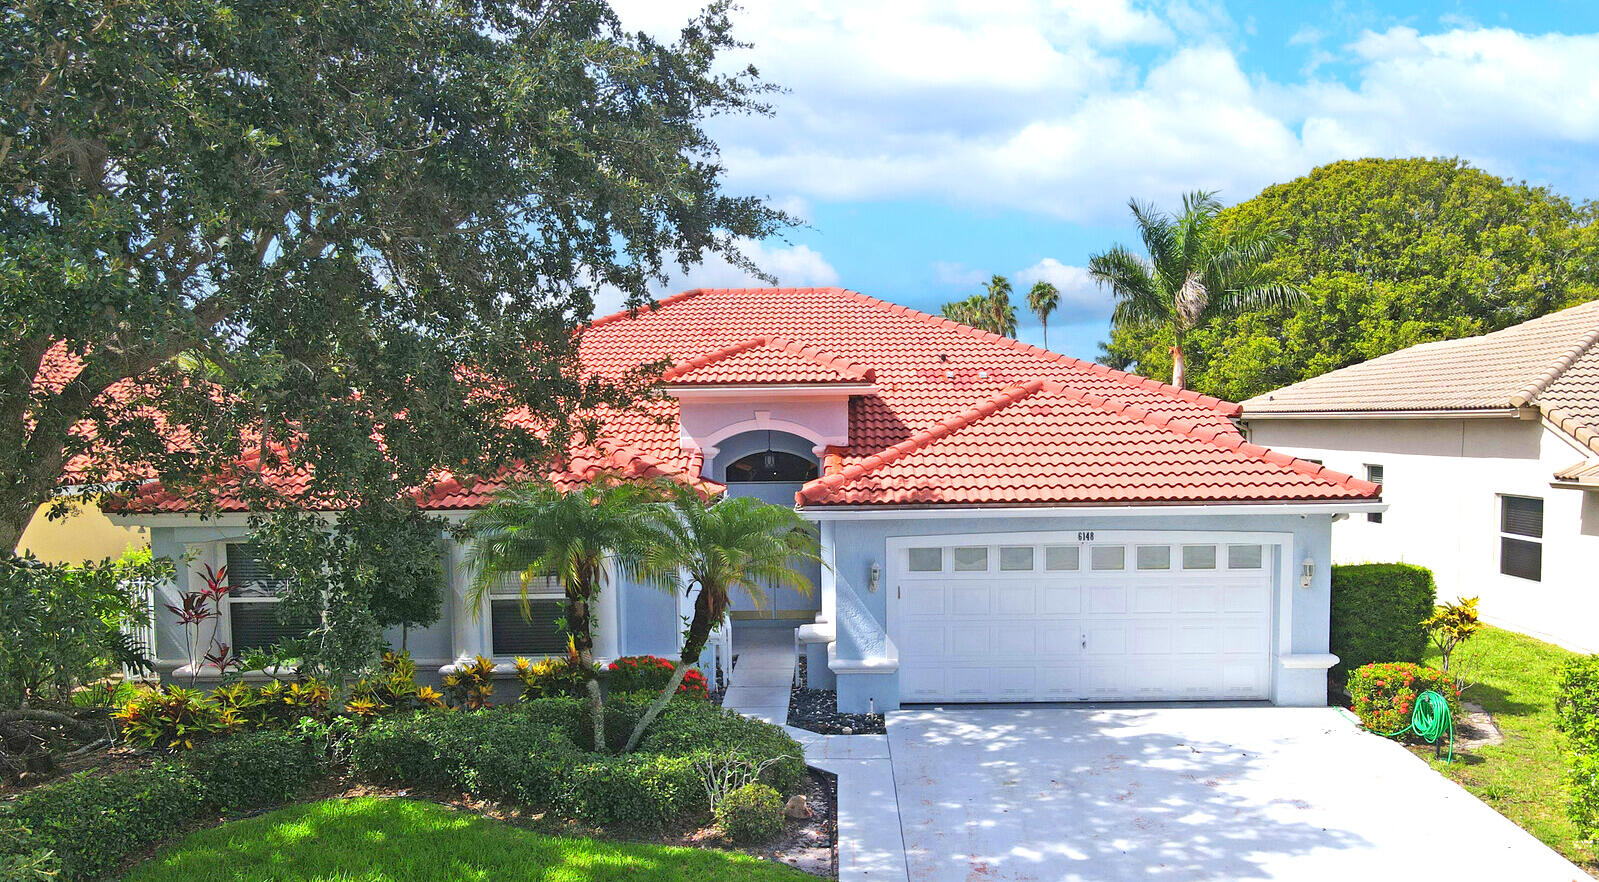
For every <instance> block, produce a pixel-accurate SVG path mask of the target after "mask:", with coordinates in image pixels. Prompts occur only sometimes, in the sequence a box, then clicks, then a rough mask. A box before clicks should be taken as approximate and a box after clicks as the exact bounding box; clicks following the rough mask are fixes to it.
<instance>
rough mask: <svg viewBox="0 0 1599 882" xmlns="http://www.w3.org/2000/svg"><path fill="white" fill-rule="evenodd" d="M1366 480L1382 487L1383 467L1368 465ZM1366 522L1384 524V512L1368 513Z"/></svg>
mask: <svg viewBox="0 0 1599 882" xmlns="http://www.w3.org/2000/svg"><path fill="white" fill-rule="evenodd" d="M1366 480H1368V481H1370V482H1372V483H1373V484H1377V485H1379V486H1380V485H1381V484H1382V466H1380V465H1372V464H1371V463H1367V464H1366ZM1366 520H1368V521H1371V522H1372V523H1374V524H1380V523H1382V512H1380V511H1368V512H1366Z"/></svg>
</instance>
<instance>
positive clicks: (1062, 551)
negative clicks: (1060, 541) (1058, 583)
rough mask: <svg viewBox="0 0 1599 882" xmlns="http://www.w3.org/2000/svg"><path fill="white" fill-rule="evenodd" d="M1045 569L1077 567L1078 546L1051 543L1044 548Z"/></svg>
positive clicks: (1054, 570) (1072, 568)
mask: <svg viewBox="0 0 1599 882" xmlns="http://www.w3.org/2000/svg"><path fill="white" fill-rule="evenodd" d="M1044 569H1046V570H1050V571H1051V572H1057V573H1058V572H1061V571H1062V570H1075V569H1077V546H1075V545H1050V546H1047V547H1045V548H1044Z"/></svg>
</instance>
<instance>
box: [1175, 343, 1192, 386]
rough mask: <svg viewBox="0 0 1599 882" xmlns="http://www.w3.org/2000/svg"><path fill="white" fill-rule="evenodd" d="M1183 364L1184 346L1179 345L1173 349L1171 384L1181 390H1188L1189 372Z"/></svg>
mask: <svg viewBox="0 0 1599 882" xmlns="http://www.w3.org/2000/svg"><path fill="white" fill-rule="evenodd" d="M1185 368H1186V366H1185V365H1184V364H1183V344H1182V343H1178V344H1177V345H1175V346H1173V347H1172V348H1171V384H1172V385H1173V386H1176V387H1177V388H1179V389H1186V388H1188V387H1187V386H1186V385H1185V384H1186V383H1187V382H1188V372H1187V370H1186V369H1185Z"/></svg>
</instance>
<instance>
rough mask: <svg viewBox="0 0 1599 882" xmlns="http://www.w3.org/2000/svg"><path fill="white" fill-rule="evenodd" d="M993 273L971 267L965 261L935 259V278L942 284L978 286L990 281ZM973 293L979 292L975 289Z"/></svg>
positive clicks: (967, 286) (960, 286)
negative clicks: (955, 261) (989, 278)
mask: <svg viewBox="0 0 1599 882" xmlns="http://www.w3.org/2000/svg"><path fill="white" fill-rule="evenodd" d="M991 275H993V274H992V273H989V272H984V271H983V270H980V269H975V268H973V267H969V266H967V265H966V264H964V263H954V262H951V261H948V260H935V261H933V278H934V279H937V280H938V283H939V284H941V285H949V286H950V287H953V288H976V287H978V286H979V285H981V284H983V283H984V282H986V281H988V277H989V276H991ZM972 293H974V294H975V293H977V292H976V291H973V292H972Z"/></svg>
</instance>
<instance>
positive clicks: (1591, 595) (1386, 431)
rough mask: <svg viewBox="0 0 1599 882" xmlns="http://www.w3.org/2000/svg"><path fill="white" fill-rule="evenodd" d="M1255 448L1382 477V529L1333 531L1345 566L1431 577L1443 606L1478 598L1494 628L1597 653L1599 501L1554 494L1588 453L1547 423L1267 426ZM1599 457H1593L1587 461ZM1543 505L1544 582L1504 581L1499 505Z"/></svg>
mask: <svg viewBox="0 0 1599 882" xmlns="http://www.w3.org/2000/svg"><path fill="white" fill-rule="evenodd" d="M1249 431H1250V438H1251V440H1253V441H1255V442H1256V443H1259V444H1264V445H1266V446H1268V447H1272V448H1274V449H1277V450H1281V451H1283V452H1285V453H1292V454H1295V455H1297V456H1304V457H1309V458H1312V459H1319V460H1322V461H1323V462H1324V463H1326V465H1327V466H1328V467H1329V468H1333V469H1337V470H1339V471H1344V472H1349V473H1351V474H1355V475H1359V476H1362V477H1364V476H1365V467H1366V465H1367V464H1378V465H1381V466H1383V472H1384V475H1383V477H1384V485H1383V500H1384V501H1385V502H1387V503H1389V509H1388V511H1387V512H1386V513H1385V514H1384V516H1383V520H1382V523H1372V522H1369V521H1367V520H1366V518H1365V517H1364V516H1363V515H1356V516H1354V517H1352V518H1351V519H1350V520H1348V521H1343V522H1340V523H1338V524H1336V525H1335V526H1334V528H1333V530H1334V533H1333V539H1334V543H1333V546H1334V549H1335V554H1336V560H1337V562H1339V563H1355V562H1362V561H1405V562H1408V563H1415V564H1419V565H1421V566H1425V567H1427V568H1429V569H1431V570H1432V571H1433V574H1434V576H1435V577H1436V578H1437V581H1438V594H1439V596H1440V597H1443V598H1453V597H1457V596H1468V597H1469V596H1478V597H1481V598H1482V612H1483V614H1484V616H1485V617H1486V618H1488V619H1489V620H1491V621H1493V622H1494V623H1496V624H1500V625H1503V626H1505V627H1509V628H1513V629H1515V630H1517V631H1521V632H1524V633H1527V634H1531V635H1533V636H1536V637H1541V638H1543V639H1546V640H1551V641H1553V642H1556V643H1560V644H1562V645H1565V646H1568V647H1570V648H1572V649H1576V650H1579V651H1586V652H1592V651H1599V581H1596V580H1599V577H1596V576H1595V575H1594V569H1595V565H1596V564H1599V493H1595V492H1592V491H1580V490H1570V489H1557V488H1554V487H1551V486H1550V481H1551V480H1552V478H1553V475H1554V472H1555V471H1557V470H1559V469H1561V468H1564V467H1566V466H1569V465H1571V464H1573V463H1575V462H1578V461H1580V460H1582V459H1584V458H1585V456H1584V454H1585V453H1586V451H1584V450H1583V449H1582V448H1579V447H1577V446H1576V445H1574V444H1573V443H1572V442H1571V441H1570V440H1569V439H1567V438H1566V437H1565V436H1564V435H1563V434H1562V433H1560V432H1558V431H1555V430H1552V429H1549V428H1548V427H1546V426H1544V425H1543V424H1542V423H1541V422H1539V421H1537V420H1513V419H1507V418H1481V419H1439V420H1420V419H1406V420H1257V421H1254V422H1251V423H1250V424H1249ZM1589 456H1591V454H1589ZM1502 494H1510V495H1515V496H1530V497H1536V498H1540V499H1542V500H1543V501H1544V539H1543V544H1544V551H1543V579H1542V581H1540V582H1532V581H1528V580H1526V579H1519V578H1516V577H1514V576H1506V575H1502V574H1501V573H1500V572H1499V535H1500V534H1499V497H1500V495H1502Z"/></svg>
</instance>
